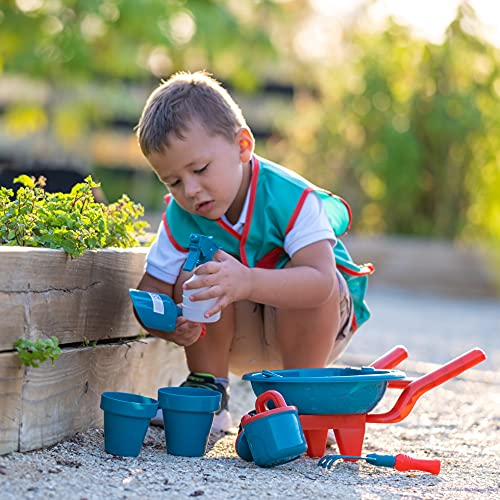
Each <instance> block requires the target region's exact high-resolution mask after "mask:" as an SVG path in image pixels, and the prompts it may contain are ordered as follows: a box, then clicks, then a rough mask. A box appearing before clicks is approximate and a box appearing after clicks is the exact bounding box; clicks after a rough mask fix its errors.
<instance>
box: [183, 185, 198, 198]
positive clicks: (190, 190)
mask: <svg viewBox="0 0 500 500" xmlns="http://www.w3.org/2000/svg"><path fill="white" fill-rule="evenodd" d="M200 191H201V187H200V185H199V183H198V182H193V181H186V182H185V183H184V194H185V195H186V196H187V197H188V198H193V197H195V196H196V195H197V194H198V193H199V192H200Z"/></svg>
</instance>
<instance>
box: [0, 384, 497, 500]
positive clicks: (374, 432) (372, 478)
mask: <svg viewBox="0 0 500 500" xmlns="http://www.w3.org/2000/svg"><path fill="white" fill-rule="evenodd" d="M498 389H499V386H498V385H495V384H485V383H482V382H470V381H467V380H456V381H453V382H449V383H448V384H446V385H445V386H444V387H440V388H436V389H434V390H433V391H432V392H431V393H429V394H427V395H426V396H424V397H423V398H422V399H421V400H420V401H419V402H418V403H417V405H416V407H415V409H414V410H413V412H412V413H411V415H410V416H409V417H407V419H406V420H404V421H403V422H401V423H399V424H392V425H381V424H370V425H369V426H368V428H367V433H366V437H365V442H364V450H363V451H364V452H365V453H369V452H380V453H393V454H396V453H407V454H411V455H413V456H417V457H421V458H425V457H428V458H438V459H440V460H441V462H442V467H441V474H440V475H439V476H433V475H430V474H425V473H419V472H407V473H401V472H397V471H394V470H392V469H386V468H382V467H373V466H370V465H368V464H366V463H364V462H362V463H357V464H354V463H339V464H338V465H337V466H336V467H335V469H334V470H332V471H324V470H323V469H321V468H320V467H317V465H316V463H317V460H316V459H310V458H306V457H305V456H304V457H302V458H300V459H299V460H296V461H295V462H292V463H289V464H285V465H281V466H278V467H275V468H272V469H261V468H259V467H257V466H256V465H254V464H249V463H247V462H244V461H242V460H240V459H239V458H238V457H237V455H236V453H235V451H234V441H235V435H234V434H226V435H224V434H219V435H212V436H211V438H210V443H209V451H208V452H207V454H206V456H204V457H203V458H182V457H174V456H171V455H168V454H167V453H166V450H165V441H164V435H163V431H162V430H161V429H158V428H153V427H151V428H150V429H149V430H148V433H147V435H146V439H145V444H144V447H143V450H142V452H141V455H140V456H139V457H138V458H120V457H114V456H111V455H108V454H107V453H105V452H104V450H103V432H102V430H101V429H93V430H90V431H87V432H86V433H82V434H78V435H77V436H75V437H73V438H72V439H70V440H68V441H65V442H62V443H60V444H58V445H56V446H54V447H52V448H49V449H47V450H42V451H35V452H30V453H12V454H11V455H8V456H4V457H0V491H1V497H2V499H5V500H7V499H19V498H66V499H89V500H90V499H100V498H104V497H105V498H138V497H143V496H148V495H149V496H153V497H155V498H162V497H172V498H188V497H196V496H203V497H205V498H252V497H254V498H255V497H259V498H260V497H270V498H272V497H275V498H278V497H280V498H281V497H287V498H363V499H378V498H384V499H385V498H389V499H390V498H415V499H417V498H418V499H426V498H429V499H431V498H432V499H438V498H446V499H448V498H460V499H469V498H470V499H477V498H498V496H499V486H500V484H499V478H500V476H499V471H500V468H499V465H500V463H499V461H498V457H499V456H500V445H499V438H498V430H499V422H500V411H499V409H500V398H499V391H498ZM392 392H394V393H392ZM397 392H398V391H389V393H388V394H387V395H386V396H385V398H384V400H383V401H382V403H381V405H380V410H385V409H388V407H389V406H390V405H391V403H393V401H394V398H395V397H396V396H397ZM233 400H234V401H235V404H233V413H234V414H235V416H237V418H238V417H239V415H240V414H241V413H244V412H245V411H247V410H249V409H250V408H251V406H252V404H253V396H252V394H251V391H250V389H249V388H248V386H247V385H246V383H245V382H241V381H237V382H236V383H235V384H233ZM236 401H237V402H238V404H236ZM335 450H336V448H335V447H332V448H329V449H328V451H329V452H330V453H336V451H335Z"/></svg>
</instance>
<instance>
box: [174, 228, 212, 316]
mask: <svg viewBox="0 0 500 500" xmlns="http://www.w3.org/2000/svg"><path fill="white" fill-rule="evenodd" d="M218 249H219V247H218V246H217V245H216V244H215V243H214V241H213V238H212V237H211V236H204V235H201V234H196V233H192V234H191V236H190V237H189V253H188V257H187V259H186V262H185V263H184V267H183V270H184V271H192V270H193V269H194V268H195V267H197V266H200V265H201V264H205V263H206V262H209V261H211V260H212V257H213V255H214V253H215V252H216V251H217V250H218ZM201 277H202V276H198V275H196V274H193V276H192V277H191V278H189V280H188V281H186V283H192V282H193V281H196V280H197V279H200V278H201ZM208 288H209V287H204V288H196V289H193V290H184V292H183V293H182V315H183V316H184V317H185V318H186V319H189V320H190V321H196V322H197V323H215V322H216V321H219V319H220V311H219V312H218V313H217V314H214V315H213V316H210V318H205V316H204V315H205V313H206V312H207V311H208V310H209V309H210V308H211V307H212V306H213V305H214V304H215V303H216V302H217V298H213V299H207V300H198V301H196V302H192V301H191V300H189V297H190V296H191V295H193V294H195V293H201V292H204V291H205V290H208Z"/></svg>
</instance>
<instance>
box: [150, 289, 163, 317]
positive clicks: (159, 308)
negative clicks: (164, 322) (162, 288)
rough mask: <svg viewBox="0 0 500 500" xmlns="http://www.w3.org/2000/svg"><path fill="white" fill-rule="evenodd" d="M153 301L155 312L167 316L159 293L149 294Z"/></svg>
mask: <svg viewBox="0 0 500 500" xmlns="http://www.w3.org/2000/svg"><path fill="white" fill-rule="evenodd" d="M148 294H149V296H150V297H151V300H152V301H153V311H154V312H155V313H158V314H165V308H164V307H163V300H161V297H160V296H159V295H158V294H157V293H151V292H148Z"/></svg>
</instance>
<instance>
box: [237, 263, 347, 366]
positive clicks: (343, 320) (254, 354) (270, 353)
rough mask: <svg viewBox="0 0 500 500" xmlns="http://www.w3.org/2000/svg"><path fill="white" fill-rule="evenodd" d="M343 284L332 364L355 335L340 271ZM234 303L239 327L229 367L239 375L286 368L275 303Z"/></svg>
mask: <svg viewBox="0 0 500 500" xmlns="http://www.w3.org/2000/svg"><path fill="white" fill-rule="evenodd" d="M337 278H338V281H339V286H340V325H341V327H340V329H339V331H338V333H337V338H336V340H335V343H334V346H333V348H332V350H331V352H330V354H329V355H328V361H327V364H328V365H331V364H332V363H333V362H334V361H336V360H337V359H338V358H339V357H340V355H341V354H342V353H343V352H344V351H345V349H346V348H347V346H348V345H349V342H350V341H351V339H352V335H353V333H354V332H353V328H352V326H353V321H352V320H353V307H352V299H351V295H350V294H349V290H348V288H347V283H346V282H345V280H344V278H343V276H342V275H341V274H340V273H339V272H338V271H337ZM234 305H235V319H236V331H235V335H234V339H233V343H232V345H231V353H230V360H229V369H230V371H231V372H233V373H234V374H236V375H239V376H241V375H243V374H244V373H248V372H253V371H260V370H262V369H264V368H265V369H267V370H279V369H281V368H283V361H282V359H281V354H280V351H279V348H278V342H277V336H276V327H275V316H276V310H275V308H274V307H272V306H267V305H262V304H256V303H254V302H248V301H242V302H237V303H235V304H234Z"/></svg>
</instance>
